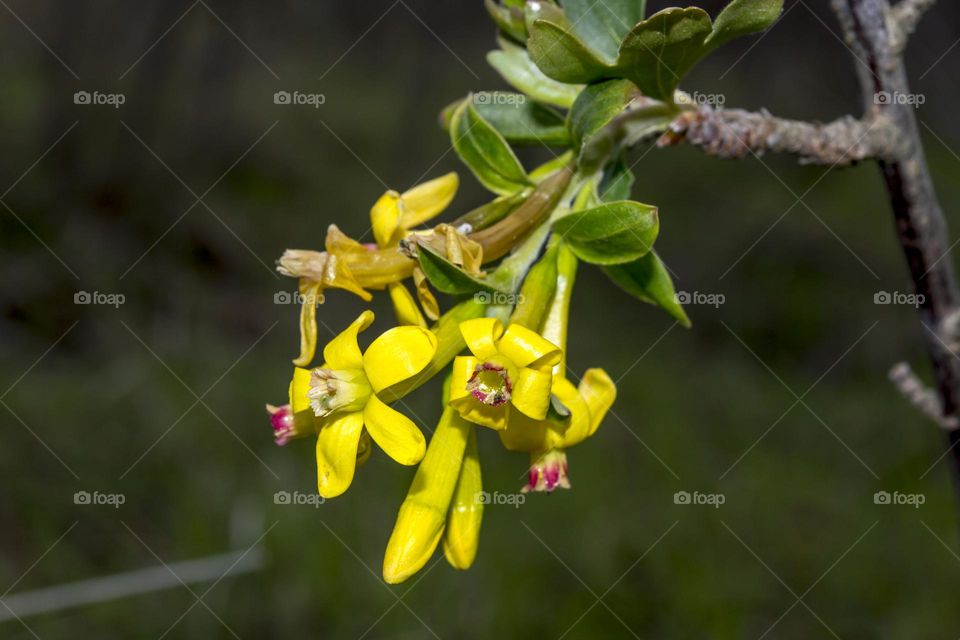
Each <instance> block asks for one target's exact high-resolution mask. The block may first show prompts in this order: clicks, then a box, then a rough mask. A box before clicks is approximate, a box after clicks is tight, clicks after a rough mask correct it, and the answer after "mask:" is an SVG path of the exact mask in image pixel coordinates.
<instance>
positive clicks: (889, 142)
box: [657, 106, 900, 166]
mask: <svg viewBox="0 0 960 640" xmlns="http://www.w3.org/2000/svg"><path fill="white" fill-rule="evenodd" d="M891 124H892V123H891V121H890V120H889V118H886V117H884V116H883V115H882V114H879V113H875V112H871V114H870V115H869V116H868V117H866V118H865V119H857V118H853V117H851V116H844V117H842V118H839V119H837V120H834V121H832V122H827V123H816V122H804V121H799V120H787V119H784V118H778V117H776V116H773V115H771V114H770V113H769V112H768V111H766V110H762V111H760V112H752V111H744V110H741V109H713V108H711V107H709V106H704V107H701V108H699V109H697V110H695V111H685V112H683V113H682V114H680V115H679V116H678V117H677V118H675V119H674V120H673V122H672V123H671V124H670V128H669V130H668V131H667V132H666V133H665V134H664V135H663V136H661V137H660V139H659V140H658V142H657V144H658V145H659V146H669V145H674V144H678V143H680V142H686V143H688V144H692V145H694V146H697V147H700V148H701V149H703V150H704V151H705V152H706V153H708V154H710V155H715V156H719V157H721V158H741V157H743V156H746V155H748V154H756V155H762V154H763V153H766V152H783V153H792V154H795V155H798V156H800V159H801V162H805V163H815V164H826V165H831V166H846V165H849V164H853V163H854V162H857V161H859V160H867V159H880V158H892V157H894V156H895V155H896V154H897V152H898V147H899V145H900V137H899V136H898V134H897V131H896V129H895V128H893V127H892V126H891Z"/></svg>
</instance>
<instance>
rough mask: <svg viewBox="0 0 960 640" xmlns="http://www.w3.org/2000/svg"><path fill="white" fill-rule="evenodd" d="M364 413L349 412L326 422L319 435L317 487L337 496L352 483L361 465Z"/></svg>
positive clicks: (332, 496) (322, 494) (329, 496)
mask: <svg viewBox="0 0 960 640" xmlns="http://www.w3.org/2000/svg"><path fill="white" fill-rule="evenodd" d="M362 431H363V414H362V413H360V412H359V411H355V412H353V413H347V414H345V415H342V416H339V417H337V418H335V419H333V420H330V421H328V422H326V423H325V424H324V425H323V427H322V428H321V429H320V434H319V435H318V436H317V490H318V491H319V492H320V495H321V496H323V497H324V498H335V497H337V496H339V495H340V494H341V493H343V492H344V491H346V490H347V489H348V488H349V487H350V483H351V482H353V473H354V471H355V470H356V468H357V447H358V446H359V444H360V433H361V432H362Z"/></svg>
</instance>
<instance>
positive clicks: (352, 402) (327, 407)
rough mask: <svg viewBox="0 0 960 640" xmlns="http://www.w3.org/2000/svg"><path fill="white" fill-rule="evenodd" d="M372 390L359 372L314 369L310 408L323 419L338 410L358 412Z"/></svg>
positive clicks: (310, 391)
mask: <svg viewBox="0 0 960 640" xmlns="http://www.w3.org/2000/svg"><path fill="white" fill-rule="evenodd" d="M371 393H372V389H371V388H370V383H369V382H367V378H366V376H365V375H364V373H363V371H361V370H359V369H358V370H337V369H314V370H313V371H312V372H311V376H310V390H309V391H307V397H308V398H310V406H311V407H313V412H314V414H316V415H317V417H320V418H323V417H325V416H327V415H330V414H331V413H333V412H334V411H337V410H339V409H349V410H359V409H362V408H363V406H364V405H365V404H366V402H367V399H368V398H369V397H370V394H371Z"/></svg>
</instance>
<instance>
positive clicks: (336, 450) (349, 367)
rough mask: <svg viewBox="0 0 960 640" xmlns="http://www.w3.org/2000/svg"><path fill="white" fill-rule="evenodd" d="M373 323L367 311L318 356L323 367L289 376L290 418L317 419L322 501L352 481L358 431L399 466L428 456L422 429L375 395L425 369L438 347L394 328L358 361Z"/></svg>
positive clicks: (414, 331) (425, 333) (412, 330)
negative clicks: (361, 337)
mask: <svg viewBox="0 0 960 640" xmlns="http://www.w3.org/2000/svg"><path fill="white" fill-rule="evenodd" d="M373 320H374V315H373V312H371V311H364V312H363V313H362V314H360V317H358V318H357V319H356V320H355V321H354V322H353V324H351V325H350V326H349V327H348V328H347V329H346V330H345V331H344V332H343V333H341V334H340V335H338V336H337V337H336V338H334V339H333V340H332V341H330V343H329V344H327V346H326V347H325V348H324V350H323V358H324V361H325V362H324V364H323V366H321V367H317V368H315V369H312V370H309V369H302V368H300V367H297V368H295V369H294V373H293V380H292V381H291V383H290V405H291V409H292V411H293V413H294V415H296V414H298V413H299V412H301V411H305V410H308V409H312V411H313V413H314V415H316V416H317V417H319V418H322V419H323V421H322V423H321V426H320V430H319V434H318V435H317V487H318V490H319V492H320V495H322V496H324V497H325V498H333V497H335V496H338V495H340V494H341V493H343V492H344V491H346V490H347V488H348V487H349V486H350V483H351V482H352V481H353V475H354V471H355V469H356V462H357V450H358V447H359V446H360V443H361V437H362V434H363V431H364V429H366V431H367V432H368V433H369V434H370V436H371V437H372V438H373V441H374V442H376V443H377V445H379V446H380V448H381V449H383V450H384V451H385V452H386V453H387V455H389V456H390V457H391V458H393V459H394V460H396V461H397V462H399V463H400V464H404V465H413V464H416V463H418V462H420V460H421V459H422V458H423V455H424V452H425V450H426V441H425V439H424V437H423V434H422V433H421V432H420V429H419V428H417V426H416V425H415V424H414V423H413V421H412V420H410V419H409V418H407V417H406V416H404V415H403V414H401V413H399V412H397V411H395V410H394V409H391V408H390V407H389V406H387V404H386V403H385V402H383V401H382V400H381V399H380V398H379V397H378V394H379V393H380V392H382V391H384V390H385V389H387V388H389V387H391V386H393V385H395V384H397V383H400V382H403V381H405V380H408V379H410V378H412V377H414V376H416V375H417V374H418V373H420V372H421V371H422V370H423V369H424V368H426V367H427V365H428V364H429V363H430V361H431V360H432V358H433V356H434V354H435V353H436V351H437V339H436V337H435V336H434V334H433V333H432V332H431V331H429V330H427V329H424V328H422V327H409V326H407V327H394V328H393V329H390V330H389V331H386V332H384V333H383V334H381V335H380V336H379V337H378V338H377V339H376V340H374V341H373V343H371V345H370V346H369V347H367V350H366V351H365V352H363V353H361V351H360V347H359V346H358V344H357V335H358V334H359V333H360V332H361V331H363V330H364V329H366V328H367V327H369V326H370V324H371V323H372V322H373Z"/></svg>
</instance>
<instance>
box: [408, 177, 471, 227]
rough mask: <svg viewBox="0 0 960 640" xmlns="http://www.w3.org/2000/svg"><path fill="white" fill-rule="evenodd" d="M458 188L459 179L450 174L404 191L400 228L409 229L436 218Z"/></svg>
mask: <svg viewBox="0 0 960 640" xmlns="http://www.w3.org/2000/svg"><path fill="white" fill-rule="evenodd" d="M459 186H460V177H459V176H457V174H456V173H454V172H450V173H448V174H447V175H445V176H440V177H439V178H434V179H433V180H429V181H427V182H424V183H423V184H418V185H417V186H415V187H413V188H412V189H410V190H409V191H404V192H403V195H402V196H400V197H401V199H402V202H403V207H402V218H401V220H400V226H401V227H403V228H404V229H410V228H412V227H415V226H417V225H419V224H423V223H424V222H426V221H427V220H429V219H431V218H433V217H434V216H436V215H437V214H438V213H440V212H441V211H443V210H444V209H446V208H447V206H448V205H449V204H450V201H451V200H453V196H455V195H456V194H457V187H459Z"/></svg>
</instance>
